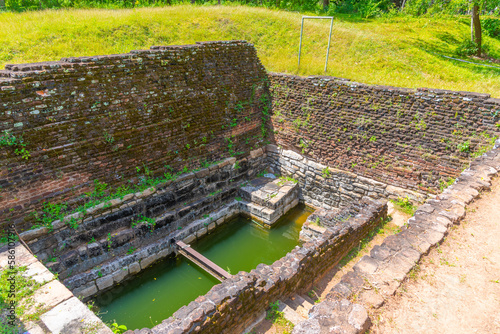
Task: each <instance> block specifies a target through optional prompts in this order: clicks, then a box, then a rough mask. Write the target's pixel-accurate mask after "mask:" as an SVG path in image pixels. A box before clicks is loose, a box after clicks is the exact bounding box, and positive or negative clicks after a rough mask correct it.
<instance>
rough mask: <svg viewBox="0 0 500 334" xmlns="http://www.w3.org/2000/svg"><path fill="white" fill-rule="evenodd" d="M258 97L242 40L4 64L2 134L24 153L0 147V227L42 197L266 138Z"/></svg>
mask: <svg viewBox="0 0 500 334" xmlns="http://www.w3.org/2000/svg"><path fill="white" fill-rule="evenodd" d="M267 94H268V88H267V75H266V72H265V69H264V68H263V66H262V65H261V63H260V61H259V59H258V58H257V56H256V51H255V48H254V47H253V46H252V45H251V44H248V43H246V42H241V41H231V42H207V43H198V44H196V45H186V46H168V47H152V48H151V50H139V51H131V52H130V53H128V54H120V55H109V56H96V57H81V58H63V59H62V60H61V61H58V62H47V63H37V64H25V65H7V66H6V70H4V71H0V132H3V131H9V132H10V135H11V136H14V137H15V138H17V139H19V138H20V137H21V136H22V138H23V139H24V141H25V143H27V146H26V147H25V149H26V150H28V151H29V152H30V154H31V156H30V157H29V158H28V159H27V160H26V159H23V158H22V156H21V155H18V154H16V153H15V149H16V146H12V147H9V146H3V147H0V186H1V187H2V188H1V191H2V196H1V198H0V217H1V218H2V219H1V220H2V221H3V220H5V219H11V220H14V221H16V223H17V225H18V226H19V228H20V229H21V230H23V229H25V228H29V227H30V223H28V221H27V220H29V217H28V216H27V214H28V213H29V212H32V211H34V210H39V209H40V206H41V204H42V203H43V202H44V201H51V202H55V203H57V202H63V201H68V200H72V199H75V198H78V195H80V194H82V193H84V192H87V191H89V189H90V185H91V184H92V182H93V180H95V179H99V180H100V181H101V182H106V183H108V184H109V185H110V186H117V185H119V184H124V183H127V182H129V181H132V182H136V181H137V177H138V176H141V175H143V174H144V172H145V171H148V173H149V174H151V175H161V174H162V173H163V172H164V171H165V166H170V167H171V168H173V169H174V170H180V169H182V168H184V167H185V166H187V167H188V168H189V169H192V168H193V167H198V166H199V165H200V162H203V161H214V160H221V159H222V158H226V157H228V156H231V155H238V154H240V155H244V152H249V151H250V149H251V148H254V149H255V148H256V147H259V146H261V145H262V143H263V141H264V140H263V134H265V133H263V132H265V127H263V126H262V125H263V122H265V118H266V115H265V113H267V110H268V109H269V108H268V107H267V104H268V101H269V98H268V97H267ZM263 113H264V114H263ZM18 148H21V147H18ZM146 168H147V169H146ZM138 171H139V172H138ZM138 174H141V175H138ZM23 218H24V220H23Z"/></svg>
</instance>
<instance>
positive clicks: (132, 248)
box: [127, 246, 137, 255]
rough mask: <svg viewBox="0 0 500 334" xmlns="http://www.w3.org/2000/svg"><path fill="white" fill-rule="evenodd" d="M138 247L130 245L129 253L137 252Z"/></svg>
mask: <svg viewBox="0 0 500 334" xmlns="http://www.w3.org/2000/svg"><path fill="white" fill-rule="evenodd" d="M136 250H137V249H136V248H135V247H133V246H132V247H130V248H129V249H128V250H127V254H129V255H130V254H132V253H133V252H135V251H136Z"/></svg>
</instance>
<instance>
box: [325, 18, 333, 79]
mask: <svg viewBox="0 0 500 334" xmlns="http://www.w3.org/2000/svg"><path fill="white" fill-rule="evenodd" d="M332 29H333V17H332V22H331V23H330V35H329V36H328V48H327V49H326V62H325V73H326V67H327V66H328V55H329V54H330V42H331V41H332Z"/></svg>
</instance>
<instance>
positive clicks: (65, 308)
mask: <svg viewBox="0 0 500 334" xmlns="http://www.w3.org/2000/svg"><path fill="white" fill-rule="evenodd" d="M40 319H41V321H42V322H43V324H44V325H45V326H46V327H47V328H48V329H49V330H50V331H51V332H52V333H53V334H81V333H85V330H86V329H87V328H91V327H98V328H96V330H95V331H94V333H97V334H112V333H113V332H112V331H111V329H109V328H108V327H106V326H105V325H104V324H103V323H102V321H101V319H99V318H98V317H97V316H96V315H95V314H94V313H93V312H92V311H90V310H89V309H88V307H87V306H85V305H84V304H83V303H82V302H81V301H79V300H78V298H76V297H72V298H70V299H68V300H67V301H65V302H63V303H61V304H59V305H57V306H56V307H54V308H53V309H52V310H50V311H48V312H47V313H45V314H42V315H41V316H40Z"/></svg>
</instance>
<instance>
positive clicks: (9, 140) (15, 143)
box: [0, 130, 31, 160]
mask: <svg viewBox="0 0 500 334" xmlns="http://www.w3.org/2000/svg"><path fill="white" fill-rule="evenodd" d="M0 146H6V147H12V148H14V153H15V154H16V155H19V156H20V157H21V158H22V159H25V160H28V159H29V158H30V157H31V154H30V151H28V150H27V149H26V143H25V142H24V140H23V137H22V136H19V137H16V136H15V135H13V134H12V133H10V132H9V131H7V130H5V131H4V132H3V134H2V135H1V136H0Z"/></svg>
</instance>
